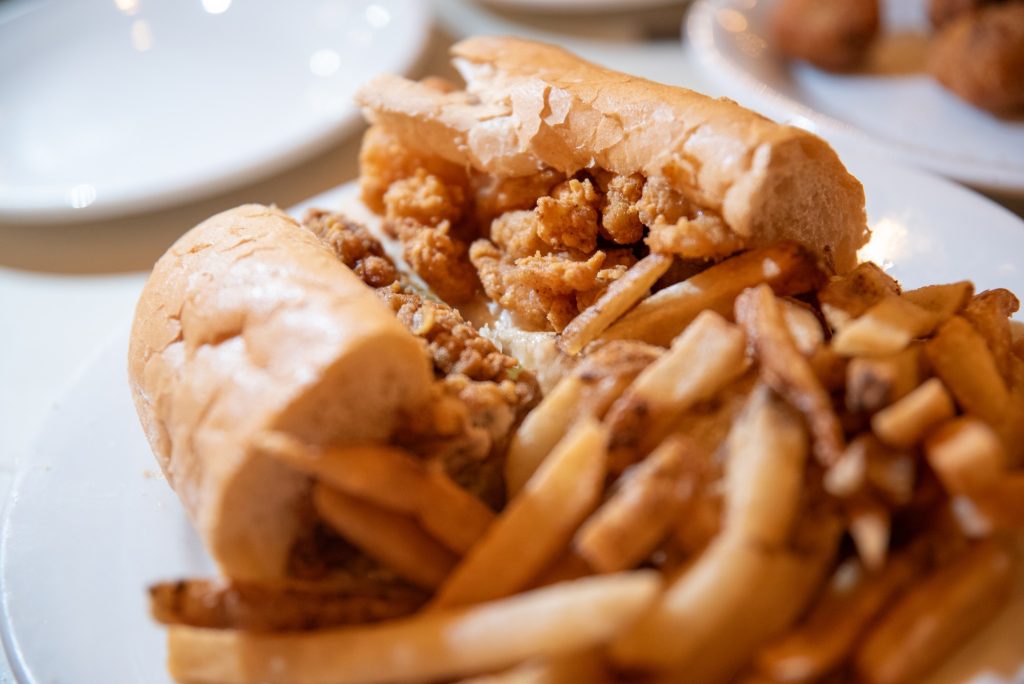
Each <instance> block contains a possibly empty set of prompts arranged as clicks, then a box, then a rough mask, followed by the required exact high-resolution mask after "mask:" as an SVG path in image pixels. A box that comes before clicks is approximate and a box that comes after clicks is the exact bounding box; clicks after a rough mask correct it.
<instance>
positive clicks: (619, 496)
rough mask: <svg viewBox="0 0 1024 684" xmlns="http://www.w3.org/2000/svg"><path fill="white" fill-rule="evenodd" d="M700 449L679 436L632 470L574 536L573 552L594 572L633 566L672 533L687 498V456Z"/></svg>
mask: <svg viewBox="0 0 1024 684" xmlns="http://www.w3.org/2000/svg"><path fill="white" fill-rule="evenodd" d="M695 448H697V447H696V445H694V444H693V442H691V441H689V440H687V439H685V438H683V437H680V436H678V435H673V436H670V437H668V438H667V439H666V440H665V441H664V442H662V443H661V444H660V445H659V446H658V448H656V449H655V450H654V451H653V452H651V454H650V455H649V456H647V458H645V459H644V460H643V461H641V462H640V463H638V464H637V465H635V466H633V467H632V468H631V469H630V470H627V471H626V473H625V474H624V475H623V476H622V478H621V480H620V483H619V487H618V489H617V490H616V491H615V493H614V494H612V496H611V497H610V498H609V499H608V500H607V501H606V502H605V503H604V504H603V505H602V506H601V507H600V508H598V509H597V510H596V511H595V512H594V514H593V515H591V516H590V518H588V519H587V521H586V522H585V523H583V525H582V526H581V527H580V529H579V531H578V532H577V533H576V536H575V537H574V538H573V548H574V549H575V550H576V552H577V553H578V554H579V555H580V556H581V557H582V558H583V559H585V560H586V561H587V563H588V564H589V565H590V566H591V567H593V568H594V570H596V571H597V572H617V571H619V570H627V569H629V568H632V567H634V566H636V565H637V564H638V563H640V562H641V561H642V560H643V559H644V558H646V557H647V556H648V555H650V553H651V551H653V550H654V548H655V547H656V546H657V545H658V543H659V542H660V541H661V540H662V539H663V538H664V537H665V535H666V534H668V531H669V529H670V527H671V526H672V523H673V522H674V520H675V518H676V517H677V516H678V514H679V511H680V509H681V507H682V503H683V500H684V499H685V497H686V494H687V489H688V488H687V485H688V484H689V483H687V482H686V480H685V479H684V474H685V469H686V460H687V452H688V451H689V450H692V449H695Z"/></svg>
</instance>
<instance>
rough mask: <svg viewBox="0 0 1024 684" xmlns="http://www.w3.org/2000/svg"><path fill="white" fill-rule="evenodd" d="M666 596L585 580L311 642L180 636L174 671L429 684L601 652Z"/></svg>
mask: <svg viewBox="0 0 1024 684" xmlns="http://www.w3.org/2000/svg"><path fill="white" fill-rule="evenodd" d="M660 586H661V582H660V579H659V578H658V575H657V573H655V572H654V571H638V572H631V573H623V574H618V575H604V576H602V577H593V578H586V579H582V580H577V581H575V582H565V583H562V584H559V585H556V586H553V587H548V588H544V589H538V590H536V591H533V592H529V593H526V594H522V595H520V596H515V597H511V598H507V599H504V600H501V601H495V602H492V603H486V604H482V605H479V606H473V607H469V608H461V609H454V610H443V611H431V612H424V613H419V614H417V615H415V616H413V617H410V618H404V619H400V620H394V621H391V622H386V623H380V624H376V625H368V626H359V627H350V628H342V629H330V630H322V631H319V632H316V633H305V634H266V633H263V634H261V633H257V632H239V631H234V630H213V629H201V628H195V627H181V626H175V627H171V628H170V629H169V630H168V651H169V653H168V668H169V670H170V672H171V675H172V676H173V677H175V678H176V679H178V680H181V681H188V682H194V683H195V684H257V683H259V684H324V682H331V683H332V684H362V683H365V682H426V681H437V680H443V679H451V678H454V677H460V676H466V675H471V674H476V673H481V672H493V671H495V670H499V669H501V668H506V667H511V666H513V665H516V664H517V663H521V662H523V661H525V660H527V659H529V658H547V657H555V656H559V655H561V654H566V653H573V652H578V651H581V650H585V649H589V648H593V647H596V646H599V645H600V644H602V643H605V642H607V641H608V640H609V639H611V638H612V637H614V636H615V635H616V634H618V633H619V632H620V631H621V630H622V629H623V628H624V627H626V626H627V625H629V624H630V623H632V622H633V621H634V620H635V619H636V617H637V616H638V615H639V614H640V613H641V612H642V611H643V610H644V609H645V608H646V607H647V606H649V605H650V603H651V601H653V600H654V598H655V596H656V595H657V593H658V591H659V589H660Z"/></svg>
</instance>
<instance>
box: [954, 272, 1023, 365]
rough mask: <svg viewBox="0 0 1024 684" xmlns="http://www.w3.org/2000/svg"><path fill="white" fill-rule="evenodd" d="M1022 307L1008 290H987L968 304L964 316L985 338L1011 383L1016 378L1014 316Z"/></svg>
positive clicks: (997, 363)
mask: <svg viewBox="0 0 1024 684" xmlns="http://www.w3.org/2000/svg"><path fill="white" fill-rule="evenodd" d="M1019 308H1020V301H1019V300H1018V299H1017V297H1016V296H1015V295H1014V294H1013V293H1012V292H1010V291H1009V290H1005V289H1002V288H1000V289H996V290H986V291H984V292H981V293H979V294H978V295H976V296H975V297H974V299H972V300H971V302H970V303H969V304H968V305H967V308H965V309H964V310H963V312H962V313H961V315H962V316H963V317H964V318H965V319H967V322H968V323H970V324H971V325H972V326H974V329H975V330H977V331H978V333H979V334H980V335H981V336H982V337H983V338H985V342H986V343H987V344H988V348H989V350H990V351H991V352H992V356H993V357H994V359H995V362H996V366H997V367H998V368H999V372H1000V373H1001V374H1002V376H1003V379H1005V380H1006V381H1007V382H1008V383H1009V382H1011V378H1012V363H1013V359H1012V356H1013V329H1012V328H1011V325H1010V323H1011V321H1010V316H1012V315H1013V314H1014V313H1016V312H1017V310H1018V309H1019Z"/></svg>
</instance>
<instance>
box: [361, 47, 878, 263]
mask: <svg viewBox="0 0 1024 684" xmlns="http://www.w3.org/2000/svg"><path fill="white" fill-rule="evenodd" d="M452 53H453V56H454V63H455V66H456V68H457V69H458V70H459V72H460V73H461V75H462V77H463V78H464V79H465V82H466V90H465V91H453V92H443V91H442V90H439V89H437V88H435V87H432V86H431V85H428V84H423V83H417V82H413V81H409V80H406V79H403V78H400V77H397V76H380V77H378V78H376V79H375V80H373V81H371V82H370V83H369V84H367V85H366V86H364V87H363V88H362V89H361V91H360V92H359V94H358V96H357V99H358V100H359V102H360V104H361V105H362V106H363V108H364V111H365V112H366V114H367V117H368V118H369V119H370V120H371V122H373V123H375V124H376V125H379V126H382V127H384V128H385V129H387V130H388V131H389V132H390V133H391V134H392V135H394V136H396V137H397V138H398V139H399V140H401V141H402V143H403V144H404V145H407V146H409V147H411V148H413V149H417V150H419V151H420V152H422V153H425V154H430V155H436V156H440V157H443V158H444V159H446V160H448V161H450V162H454V163H456V164H460V165H464V166H465V167H467V168H472V169H474V170H475V171H478V172H481V173H487V174H492V175H496V176H501V177H516V176H525V175H529V174H532V173H536V172H537V171H538V170H541V169H544V168H553V169H555V170H557V171H560V172H563V173H566V174H573V173H575V172H577V171H580V170H594V169H601V170H604V171H609V172H612V173H614V174H619V175H632V174H641V175H642V176H644V177H645V178H648V179H651V178H658V179H662V180H664V181H667V182H668V183H669V184H670V185H671V186H672V187H673V188H674V189H675V190H677V191H678V192H680V193H681V194H682V195H683V196H684V197H685V198H686V199H687V200H689V201H690V202H692V203H694V204H695V205H696V206H698V207H699V208H701V209H702V210H704V211H709V212H713V213H715V214H717V215H719V216H721V218H722V219H723V221H724V222H725V223H726V225H727V226H728V227H729V228H730V229H732V231H733V232H734V233H735V234H736V235H738V236H739V237H740V238H741V240H742V241H743V244H744V246H747V247H756V246H760V245H764V244H768V243H771V242H774V241H776V240H779V239H782V238H791V239H796V240H798V241H800V242H802V243H804V244H806V245H808V246H809V247H811V248H812V249H814V250H815V251H816V252H818V253H819V254H821V255H822V256H823V257H824V258H825V260H826V261H827V262H828V263H830V264H831V265H832V266H833V267H834V268H835V269H836V270H837V271H840V272H842V271H846V270H849V269H850V268H852V267H853V266H854V265H855V264H856V260H857V257H856V251H857V249H858V248H859V247H860V246H862V245H863V244H864V243H865V242H866V241H867V238H868V231H867V228H866V219H865V212H864V191H863V188H862V187H861V184H860V183H859V182H858V181H857V179H855V178H854V177H853V176H851V175H850V174H849V173H848V172H847V171H846V169H845V167H844V166H843V164H842V162H841V161H840V160H839V157H838V156H837V155H836V153H835V151H833V150H832V148H831V147H830V146H829V145H828V144H827V143H826V142H825V141H824V140H822V139H820V138H818V137H817V136H815V135H813V134H811V133H808V132H807V131H804V130H801V129H798V128H794V127H791V126H783V125H779V124H777V123H774V122H772V121H770V120H768V119H766V118H764V117H762V116H760V115H758V114H755V113H754V112H751V111H749V110H747V109H744V108H743V107H740V106H739V105H737V104H736V103H735V102H732V101H731V100H726V99H713V98H709V97H706V96H704V95H701V94H699V93H695V92H693V91H691V90H687V89H685V88H678V87H672V86H667V85H662V84H659V83H654V82H651V81H648V80H645V79H642V78H637V77H633V76H628V75H626V74H622V73H618V72H615V71H610V70H608V69H604V68H602V67H599V66H597V65H595V64H592V63H590V62H587V61H585V60H583V59H580V58H578V57H576V56H575V55H573V54H571V53H569V52H567V51H565V50H562V49H561V48H558V47H554V46H551V45H546V44H543V43H536V42H532V41H526V40H520V39H515V38H493V37H483V38H471V39H468V40H464V41H462V42H460V43H458V44H456V45H455V46H454V47H453V48H452ZM711 239H715V238H714V237H713V236H712V237H711Z"/></svg>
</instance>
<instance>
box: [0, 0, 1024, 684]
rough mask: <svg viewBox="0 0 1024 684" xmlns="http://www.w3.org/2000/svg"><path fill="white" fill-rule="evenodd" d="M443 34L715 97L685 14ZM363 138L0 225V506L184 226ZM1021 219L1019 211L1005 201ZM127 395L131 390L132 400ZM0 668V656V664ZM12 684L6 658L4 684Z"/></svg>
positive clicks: (454, 15) (474, 10)
mask: <svg viewBox="0 0 1024 684" xmlns="http://www.w3.org/2000/svg"><path fill="white" fill-rule="evenodd" d="M437 10H438V29H437V31H436V32H435V36H434V39H433V42H432V46H431V49H430V52H429V54H428V55H427V57H426V59H425V60H424V62H423V64H422V65H421V68H420V70H419V71H420V72H421V73H424V74H425V73H442V74H444V73H450V69H449V67H448V66H447V60H446V56H445V54H446V50H447V46H448V45H450V44H451V42H452V41H453V40H454V39H457V38H459V37H462V36H465V35H469V34H479V33H504V34H519V35H527V36H532V37H539V38H542V39H546V40H549V41H552V42H558V43H560V44H562V45H564V46H566V47H568V48H569V49H572V50H574V51H576V52H579V53H580V54H582V55H584V56H585V57H587V58H589V59H591V60H593V61H596V62H599V63H602V64H605V65H607V66H610V67H613V68H616V69H620V70H622V71H627V72H630V73H634V74H638V75H643V76H646V77H648V78H652V79H654V80H659V81H663V82H667V83H673V84H679V85H685V86H687V87H690V88H693V89H695V90H700V91H702V92H707V93H709V94H718V91H717V89H716V87H715V85H714V84H713V83H708V82H707V81H706V79H705V77H703V76H702V75H701V74H700V73H699V71H698V68H697V66H696V65H695V63H694V61H693V60H692V58H691V57H690V56H689V55H688V54H687V53H686V51H685V50H684V49H683V47H682V46H681V45H680V42H679V38H678V32H677V31H676V30H675V29H676V27H678V25H679V24H678V22H679V19H680V17H681V10H679V9H676V10H668V11H666V10H662V11H656V12H652V13H648V14H646V15H643V16H641V18H640V20H635V19H633V18H630V17H627V16H625V15H622V16H620V17H617V18H615V19H614V20H612V21H607V20H599V19H594V18H589V19H583V18H579V17H575V18H574V17H557V16H555V17H552V16H548V17H529V16H524V15H515V14H499V13H497V12H494V11H491V10H485V9H482V8H481V7H479V6H476V5H473V4H470V3H469V2H468V0H438V2H437ZM357 150H358V137H355V138H352V139H350V140H348V141H346V142H344V143H342V144H340V145H337V146H335V147H332V148H330V149H326V150H324V151H323V153H322V154H320V155H319V156H317V157H316V158H314V159H312V160H310V161H308V162H306V163H304V164H302V165H301V166H299V167H297V168H293V169H289V170H287V171H284V172H282V173H279V174H277V175H275V176H273V177H271V178H268V179H266V180H263V181H260V182H258V183H254V184H252V185H250V186H248V187H245V188H243V189H240V190H237V191H232V192H229V193H226V194H223V195H220V196H217V197H214V198H211V199H207V200H204V201H201V202H197V203H194V204H190V205H186V206H181V207H177V208H173V209H169V210H164V211H160V212H157V213H153V214H148V215H142V216H132V217H127V218H120V219H113V220H106V221H101V222H96V223H90V224H77V225H64V226H62V225H51V226H46V225H31V226H27V225H7V224H0V332H2V334H0V504H2V503H3V502H4V501H5V499H6V497H7V492H8V491H9V488H10V484H11V481H12V479H13V476H14V473H15V471H16V469H17V468H18V466H19V464H20V463H21V462H22V461H23V460H24V459H26V458H29V457H30V454H31V445H32V441H33V438H34V436H35V434H36V433H37V431H38V429H39V428H40V427H41V426H42V424H43V423H44V421H45V418H46V415H47V412H48V410H49V409H50V408H51V407H52V406H53V405H54V403H55V402H56V401H58V400H59V397H60V395H61V391H62V389H63V388H64V387H66V386H67V385H68V384H69V383H71V382H73V381H74V378H75V375H76V371H77V370H78V369H79V368H81V367H82V366H83V364H85V363H87V361H88V359H89V358H90V357H91V355H92V354H94V353H95V352H96V351H97V350H98V349H99V348H100V347H101V346H102V345H103V344H104V342H105V341H106V340H107V339H108V338H110V337H111V336H112V335H115V334H118V333H119V332H122V331H123V330H124V327H125V326H127V325H128V322H129V321H130V319H131V315H132V310H133V307H134V303H135V300H136V298H137V296H138V293H139V290H140V288H141V287H142V284H143V283H144V281H145V277H146V273H147V271H148V269H149V267H150V266H151V265H152V263H153V262H154V261H155V259H156V258H157V257H158V256H159V255H160V254H161V253H162V252H163V251H164V250H165V249H166V248H167V246H169V245H170V243H171V242H172V241H173V240H174V239H175V238H176V237H177V236H178V235H180V234H181V233H182V232H184V231H185V230H187V229H188V228H189V227H191V226H192V225H194V224H195V223H197V222H198V221H200V220H202V219H203V218H205V217H206V216H209V215H211V214H213V213H215V212H217V211H220V210H222V209H225V208H227V207H231V206H235V205H237V204H241V203H244V202H249V201H255V202H262V203H272V202H273V203H277V204H278V205H279V206H284V207H287V206H290V205H292V204H296V203H298V202H300V201H301V200H303V199H305V198H307V197H310V196H313V195H315V194H318V193H320V192H323V191H324V190H326V189H328V188H331V187H334V186H336V185H338V184H340V183H343V182H346V181H348V180H351V179H353V178H355V177H356V173H357V166H356V156H357ZM1008 206H1010V208H1011V209H1012V210H1014V211H1016V212H1017V213H1019V214H1021V215H1024V203H1021V202H1016V203H1008ZM126 391H127V390H126ZM0 658H2V654H0ZM9 681H10V682H13V681H14V680H13V677H12V676H11V675H10V673H9V671H7V670H5V668H4V664H3V662H2V660H0V684H5V683H6V682H9Z"/></svg>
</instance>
